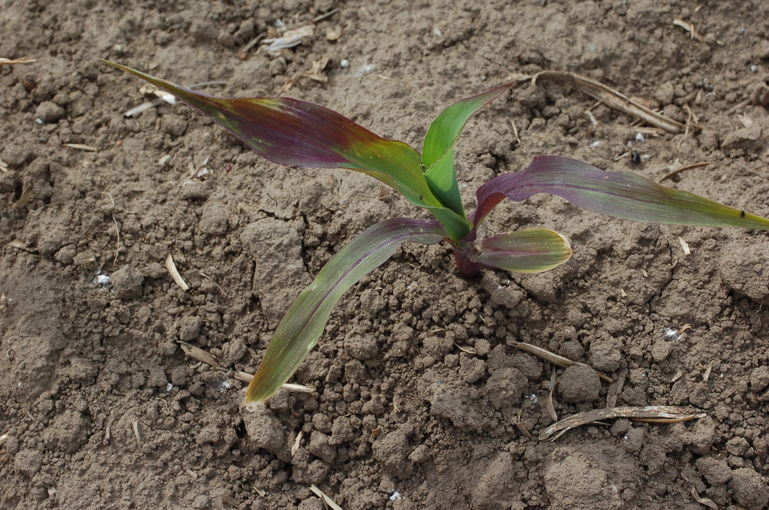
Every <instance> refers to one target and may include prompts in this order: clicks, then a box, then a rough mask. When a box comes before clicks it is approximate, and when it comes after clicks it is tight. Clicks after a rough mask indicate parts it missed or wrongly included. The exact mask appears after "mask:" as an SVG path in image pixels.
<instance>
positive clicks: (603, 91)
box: [532, 71, 696, 134]
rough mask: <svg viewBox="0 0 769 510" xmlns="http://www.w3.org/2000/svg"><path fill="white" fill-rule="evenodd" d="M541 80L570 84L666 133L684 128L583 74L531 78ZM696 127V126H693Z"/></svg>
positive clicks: (534, 81) (547, 73)
mask: <svg viewBox="0 0 769 510" xmlns="http://www.w3.org/2000/svg"><path fill="white" fill-rule="evenodd" d="M541 81H550V82H554V83H559V84H562V85H570V86H572V87H574V88H576V89H577V90H580V91H582V92H584V93H585V94H587V95H589V96H590V97H592V98H594V99H597V100H599V101H601V102H602V103H603V104H605V105H606V106H608V107H610V108H614V109H615V110H619V111H622V112H625V113H627V114H628V115H632V116H634V117H637V118H639V119H642V120H643V121H644V122H646V123H648V124H651V125H652V126H656V127H658V128H661V129H664V130H665V131H667V132H668V133H673V134H678V133H682V132H683V131H684V129H685V127H686V126H685V125H684V124H681V123H680V122H678V121H676V120H673V119H671V118H669V117H666V116H664V115H662V114H660V113H657V112H655V111H654V110H651V109H650V108H647V107H646V106H644V105H642V104H641V103H639V102H638V101H634V100H633V99H630V98H629V97H627V96H626V95H624V94H622V93H620V92H619V91H617V90H614V89H612V88H611V87H608V86H607V85H604V84H603V83H600V82H597V81H595V80H591V79H590V78H586V77H584V76H580V75H578V74H575V73H568V72H563V71H542V72H540V73H537V74H536V75H534V77H533V78H532V84H534V85H536V84H537V83H538V82H541ZM695 127H696V126H695Z"/></svg>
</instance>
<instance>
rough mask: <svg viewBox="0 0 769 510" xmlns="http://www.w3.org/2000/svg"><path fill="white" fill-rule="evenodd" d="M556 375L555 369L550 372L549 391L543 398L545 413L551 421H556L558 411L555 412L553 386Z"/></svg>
mask: <svg viewBox="0 0 769 510" xmlns="http://www.w3.org/2000/svg"><path fill="white" fill-rule="evenodd" d="M556 384H557V383H556V376H555V370H553V371H552V372H550V392H549V393H548V394H547V398H546V399H545V409H546V410H547V415H548V416H549V417H550V419H551V420H553V421H558V413H556V412H555V395H554V394H555V386H556Z"/></svg>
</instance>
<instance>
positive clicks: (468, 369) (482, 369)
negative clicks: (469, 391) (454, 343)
mask: <svg viewBox="0 0 769 510" xmlns="http://www.w3.org/2000/svg"><path fill="white" fill-rule="evenodd" d="M459 372H460V373H461V374H462V378H463V379H464V380H465V382H466V383H469V384H473V383H475V382H478V381H480V380H481V378H483V376H484V375H486V363H485V362H484V361H483V360H482V359H480V358H476V357H473V356H462V357H461V358H460V359H459Z"/></svg>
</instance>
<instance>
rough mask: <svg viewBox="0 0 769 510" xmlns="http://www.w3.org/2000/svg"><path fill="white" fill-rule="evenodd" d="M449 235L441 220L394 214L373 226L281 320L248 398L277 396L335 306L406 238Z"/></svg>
mask: <svg viewBox="0 0 769 510" xmlns="http://www.w3.org/2000/svg"><path fill="white" fill-rule="evenodd" d="M446 236H447V233H446V231H445V230H444V228H443V227H442V226H441V224H440V223H438V222H437V221H425V220H414V219H410V218H394V219H390V220H387V221H383V222H381V223H377V224H376V225H374V226H372V227H369V228H368V229H366V231H364V232H363V233H362V234H360V235H359V236H358V237H356V238H355V239H353V240H352V241H350V242H349V243H348V244H347V245H345V246H344V247H343V248H342V249H341V250H339V252H338V253H337V254H336V255H334V256H333V257H332V258H331V260H329V261H328V262H327V263H326V265H325V266H323V268H322V269H321V270H320V272H319V273H318V276H316V277H315V280H314V281H313V282H312V283H311V284H310V285H309V286H308V287H307V288H305V289H304V290H303V291H302V292H301V293H300V294H299V297H297V298H296V300H295V301H294V303H293V304H292V305H291V308H289V310H288V312H287V313H286V315H285V317H283V320H281V321H280V324H279V325H278V328H277V329H276V330H275V334H274V335H273V336H272V339H271V340H270V343H269V345H268V346H267V351H266V352H265V354H264V358H263V359H262V362H261V364H260V365H259V368H258V370H257V371H256V374H254V378H253V379H252V380H251V383H250V384H249V385H248V389H247V390H246V400H247V401H249V402H254V401H261V400H265V399H267V398H269V397H271V396H272V395H273V394H274V393H275V392H276V391H277V390H278V389H279V388H280V387H281V385H282V384H283V383H284V382H286V381H287V380H288V379H289V378H290V377H291V376H292V375H293V374H294V372H295V371H296V369H297V368H298V367H299V365H300V364H301V363H302V360H304V358H305V357H306V356H307V354H308V353H309V352H310V350H311V349H312V348H313V347H314V346H315V344H316V343H317V341H318V338H319V337H320V335H321V334H322V333H323V329H324V328H325V327H326V322H328V318H329V316H330V315H331V310H332V309H333V308H334V305H336V303H337V301H339V299H340V298H341V297H342V295H343V294H344V293H345V292H346V291H347V289H349V288H350V287H351V286H353V285H355V284H356V283H357V282H359V281H360V280H361V278H363V277H364V276H365V275H367V274H368V273H370V272H371V271H373V270H374V269H376V268H377V267H379V266H380V265H382V264H383V263H385V262H386V261H387V260H388V259H389V258H390V257H391V256H392V255H393V254H394V253H395V252H396V251H397V250H398V247H399V246H400V245H401V244H403V243H404V242H406V241H411V242H417V243H422V244H435V243H438V242H440V241H441V240H442V239H443V238H444V237H446Z"/></svg>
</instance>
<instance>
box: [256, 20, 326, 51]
mask: <svg viewBox="0 0 769 510" xmlns="http://www.w3.org/2000/svg"><path fill="white" fill-rule="evenodd" d="M314 31H315V26H314V25H305V26H303V27H299V28H294V29H292V30H287V31H286V32H284V33H283V35H282V36H280V37H274V38H270V39H264V41H263V43H264V44H269V46H267V51H268V52H270V53H278V52H279V51H280V50H283V49H287V48H293V47H294V46H298V45H300V44H301V43H302V41H303V40H304V39H306V38H308V37H312V34H313V32H314Z"/></svg>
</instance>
